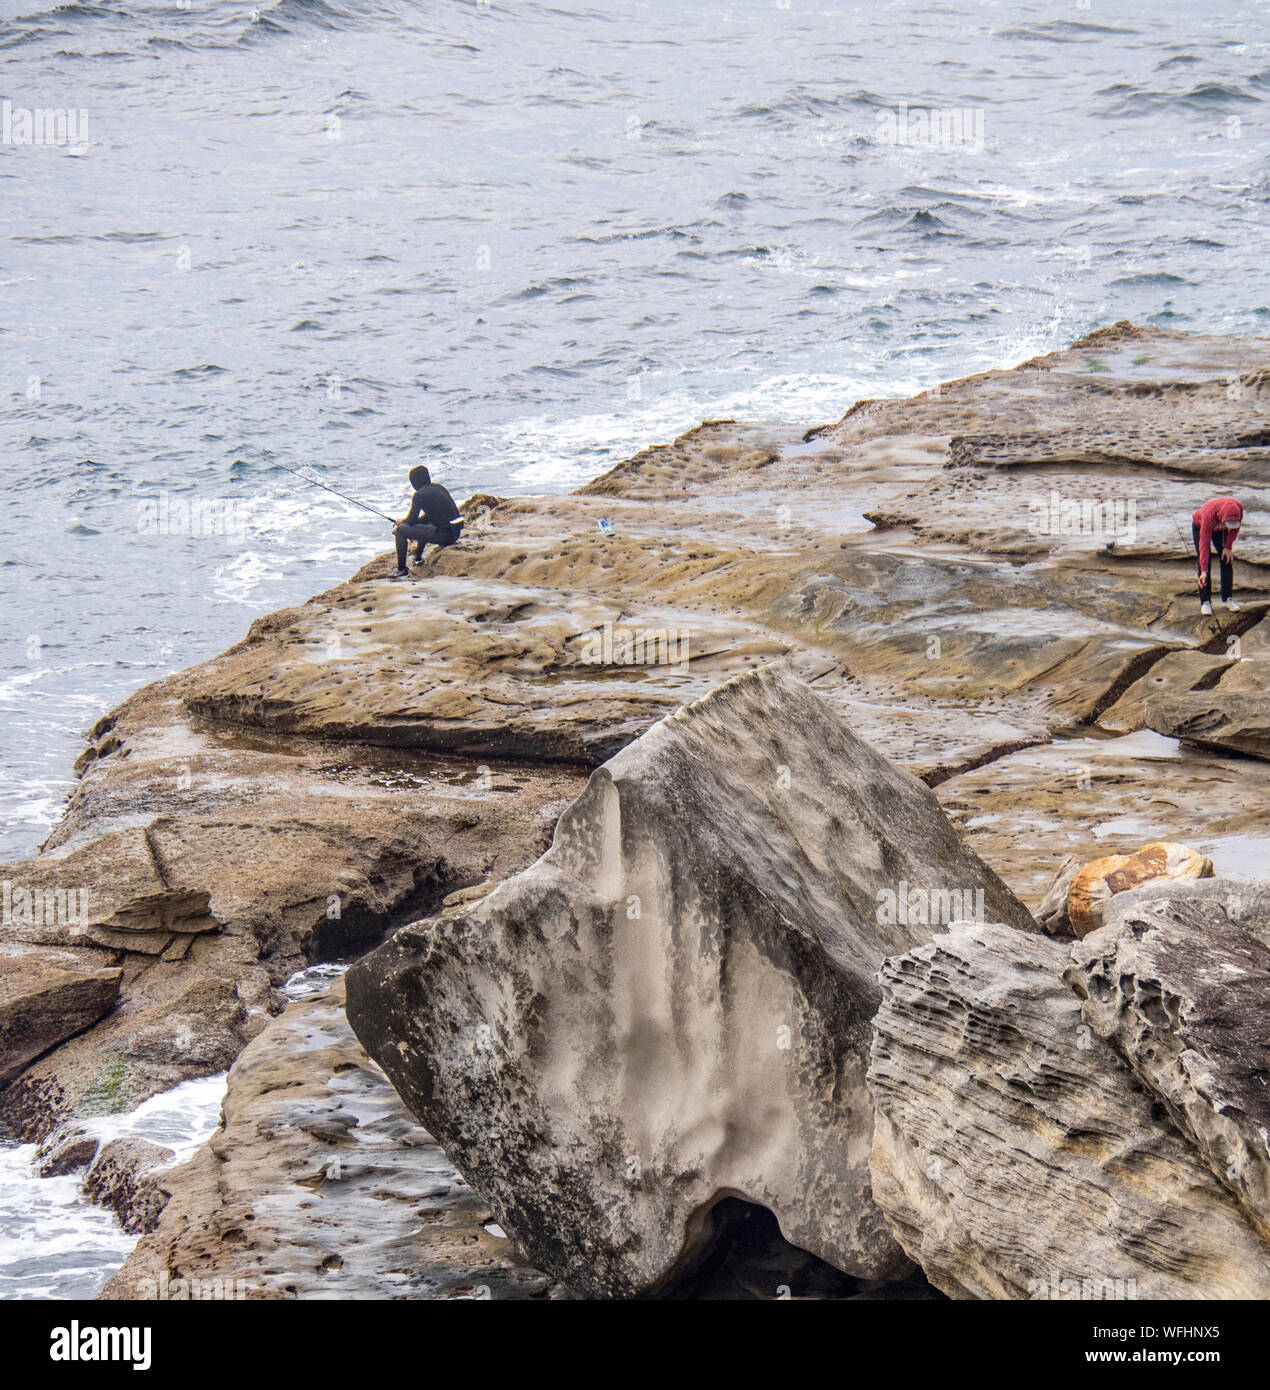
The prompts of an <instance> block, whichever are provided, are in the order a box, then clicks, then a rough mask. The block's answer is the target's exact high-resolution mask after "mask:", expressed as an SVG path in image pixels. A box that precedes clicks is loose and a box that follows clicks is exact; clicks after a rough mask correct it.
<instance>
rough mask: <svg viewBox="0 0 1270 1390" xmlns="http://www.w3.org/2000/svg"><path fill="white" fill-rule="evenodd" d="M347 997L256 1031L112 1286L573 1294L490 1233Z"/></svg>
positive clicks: (337, 1295) (283, 1293) (374, 1294)
mask: <svg viewBox="0 0 1270 1390" xmlns="http://www.w3.org/2000/svg"><path fill="white" fill-rule="evenodd" d="M343 1005H344V1000H343V985H342V982H336V983H335V984H334V985H333V986H332V987H331V988H330V989H329V990H327V991H325V992H324V993H322V994H319V995H315V996H313V997H311V998H309V999H304V1000H300V1001H297V1002H295V1003H292V1004H289V1005H288V1006H287V1008H286V1009H285V1010H284V1011H283V1012H282V1013H281V1014H280V1015H279V1016H278V1017H277V1018H276V1019H274V1020H273V1021H272V1022H271V1023H270V1024H269V1026H268V1027H267V1028H266V1029H265V1030H264V1031H263V1032H262V1033H261V1034H260V1035H259V1036H258V1037H257V1038H255V1039H254V1040H253V1041H252V1042H251V1043H250V1044H249V1045H248V1047H247V1048H246V1050H245V1051H244V1052H243V1054H242V1056H241V1057H240V1058H239V1059H238V1061H237V1062H236V1063H235V1064H234V1066H233V1068H232V1069H231V1071H230V1074H229V1078H228V1083H227V1087H226V1091H225V1100H224V1103H223V1106H222V1123H221V1127H220V1129H218V1130H217V1132H216V1133H215V1134H214V1135H213V1136H212V1138H211V1140H210V1141H209V1142H208V1143H207V1144H206V1145H205V1146H204V1147H203V1148H202V1149H200V1150H199V1152H198V1153H197V1154H196V1155H195V1157H194V1158H193V1159H192V1160H191V1161H190V1162H189V1163H186V1164H183V1165H181V1166H180V1167H178V1168H172V1169H168V1170H167V1171H165V1172H163V1173H162V1174H161V1175H159V1177H160V1178H161V1183H160V1186H161V1188H162V1189H163V1191H164V1193H165V1194H166V1198H167V1200H166V1204H165V1205H164V1207H163V1211H162V1215H161V1216H160V1217H159V1218H158V1222H157V1225H156V1227H155V1229H154V1230H153V1233H152V1234H149V1235H147V1236H145V1237H143V1238H142V1240H141V1241H140V1242H139V1243H138V1244H137V1247H136V1249H135V1250H134V1251H133V1253H132V1254H131V1255H130V1256H129V1257H128V1260H127V1262H126V1263H125V1264H124V1266H123V1268H122V1269H121V1270H120V1271H119V1273H118V1274H116V1275H115V1276H114V1278H113V1279H111V1280H110V1282H109V1283H108V1284H107V1285H106V1288H105V1290H104V1291H103V1293H102V1297H104V1298H107V1299H133V1298H140V1299H153V1298H163V1299H171V1298H194V1299H213V1298H253V1299H259V1298H264V1299H279V1298H305V1299H308V1298H321V1299H349V1298H493V1299H526V1298H559V1297H564V1296H567V1291H566V1290H563V1289H562V1288H560V1286H559V1285H557V1284H555V1283H554V1282H553V1281H552V1280H550V1279H548V1278H546V1277H545V1276H544V1275H542V1274H540V1273H538V1272H537V1271H536V1270H533V1269H531V1268H530V1267H529V1266H528V1265H526V1263H525V1262H524V1260H523V1259H522V1258H521V1257H520V1255H519V1254H518V1252H517V1250H516V1248H515V1246H514V1244H513V1242H512V1241H510V1240H508V1239H502V1238H499V1236H498V1235H496V1234H494V1233H493V1230H492V1226H493V1223H492V1220H491V1218H490V1214H489V1208H488V1207H486V1206H485V1204H484V1203H483V1202H482V1200H481V1199H480V1198H479V1197H477V1196H476V1194H475V1193H473V1192H472V1190H471V1189H470V1188H469V1187H468V1186H467V1184H466V1183H465V1182H464V1181H463V1179H462V1178H460V1177H459V1175H458V1174H457V1173H456V1172H455V1171H454V1169H453V1168H452V1167H451V1166H450V1164H449V1163H448V1162H447V1161H446V1158H445V1155H444V1154H443V1153H442V1152H441V1150H440V1149H439V1148H438V1147H437V1146H436V1144H435V1142H434V1141H433V1140H432V1138H431V1136H430V1135H428V1134H427V1133H426V1132H425V1131H424V1130H423V1129H421V1128H420V1127H419V1125H418V1124H417V1123H416V1121H415V1120H414V1118H413V1116H411V1115H410V1113H409V1112H408V1111H407V1110H406V1108H405V1106H404V1105H402V1103H401V1101H400V1100H399V1099H398V1097H397V1094H396V1092H395V1091H394V1090H393V1089H392V1087H391V1086H390V1085H389V1084H388V1081H387V1080H386V1079H385V1077H384V1075H383V1073H382V1072H381V1071H380V1070H379V1068H378V1067H377V1066H376V1065H375V1063H374V1062H372V1061H371V1060H370V1058H369V1057H367V1055H366V1053H365V1052H364V1051H363V1050H362V1048H361V1046H360V1045H359V1044H358V1042H357V1040H356V1038H354V1037H353V1034H352V1030H351V1029H350V1028H349V1026H348V1023H347V1022H346V1020H345V1018H344V1007H343Z"/></svg>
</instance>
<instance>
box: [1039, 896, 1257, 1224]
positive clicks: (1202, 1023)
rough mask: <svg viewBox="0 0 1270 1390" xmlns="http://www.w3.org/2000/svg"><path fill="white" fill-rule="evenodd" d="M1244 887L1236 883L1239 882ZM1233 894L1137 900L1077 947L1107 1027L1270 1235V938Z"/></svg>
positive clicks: (1078, 984) (1102, 1027) (1101, 1023)
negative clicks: (1253, 926)
mask: <svg viewBox="0 0 1270 1390" xmlns="http://www.w3.org/2000/svg"><path fill="white" fill-rule="evenodd" d="M1237 891H1238V890H1236V892H1237ZM1229 908H1233V904H1231V903H1230V902H1229V901H1227V902H1225V903H1223V902H1221V901H1218V900H1216V899H1214V898H1208V899H1198V898H1186V897H1182V896H1171V897H1170V896H1157V897H1154V898H1150V899H1145V900H1135V901H1134V902H1133V903H1132V905H1127V906H1126V907H1125V908H1124V909H1123V911H1122V912H1121V913H1120V914H1118V917H1117V920H1116V922H1115V924H1114V925H1109V926H1107V927H1105V928H1104V929H1103V930H1102V931H1098V932H1095V933H1094V934H1093V935H1092V936H1090V937H1088V938H1086V939H1085V940H1084V941H1082V942H1080V943H1079V945H1077V946H1076V947H1075V948H1073V951H1072V964H1071V966H1070V967H1069V968H1068V971H1067V976H1066V978H1067V980H1068V982H1069V983H1070V984H1071V985H1072V987H1073V988H1074V989H1075V990H1076V991H1077V993H1078V994H1079V995H1080V996H1081V997H1082V998H1083V999H1084V1005H1083V1009H1082V1013H1083V1016H1084V1018H1085V1021H1086V1022H1087V1023H1089V1024H1090V1026H1091V1027H1092V1028H1093V1029H1094V1031H1095V1032H1096V1033H1097V1034H1098V1035H1099V1037H1102V1038H1106V1039H1107V1040H1108V1041H1109V1042H1111V1043H1113V1044H1114V1045H1115V1047H1116V1049H1117V1050H1118V1051H1119V1052H1120V1054H1121V1055H1122V1056H1123V1057H1124V1058H1125V1060H1126V1061H1127V1062H1128V1064H1129V1066H1130V1067H1131V1068H1132V1069H1133V1071H1134V1073H1135V1074H1136V1075H1137V1076H1138V1077H1139V1078H1140V1079H1141V1080H1142V1081H1143V1083H1144V1084H1145V1085H1146V1086H1147V1087H1148V1088H1149V1089H1150V1090H1151V1091H1152V1092H1154V1093H1155V1094H1156V1095H1157V1096H1158V1097H1159V1098H1160V1100H1161V1101H1163V1102H1164V1104H1165V1106H1167V1107H1168V1112H1169V1114H1170V1115H1171V1116H1172V1117H1173V1119H1174V1121H1175V1122H1176V1123H1177V1125H1178V1127H1179V1128H1180V1129H1181V1130H1182V1132H1183V1133H1185V1134H1187V1135H1189V1136H1190V1138H1191V1139H1192V1140H1193V1141H1194V1143H1195V1145H1196V1147H1197V1149H1198V1151H1199V1152H1200V1153H1202V1154H1203V1155H1204V1157H1205V1158H1206V1159H1207V1161H1208V1164H1209V1166H1210V1167H1211V1168H1212V1170H1213V1172H1214V1174H1215V1175H1216V1176H1217V1178H1218V1179H1219V1180H1220V1181H1222V1182H1224V1183H1225V1184H1226V1185H1227V1186H1228V1187H1229V1188H1230V1189H1231V1191H1233V1192H1234V1193H1235V1194H1236V1196H1237V1197H1238V1198H1239V1200H1240V1201H1241V1202H1242V1203H1243V1206H1244V1208H1245V1210H1246V1211H1247V1213H1248V1215H1249V1217H1250V1219H1251V1220H1252V1221H1253V1222H1255V1223H1256V1225H1257V1226H1258V1227H1259V1228H1260V1230H1261V1232H1262V1234H1263V1235H1264V1236H1265V1237H1266V1238H1267V1239H1270V1026H1268V1025H1270V944H1267V941H1266V940H1265V936H1266V932H1265V927H1266V924H1267V922H1270V917H1267V916H1261V917H1260V925H1261V928H1262V930H1261V932H1260V933H1254V932H1253V931H1252V930H1250V929H1249V927H1248V926H1247V925H1245V923H1244V921H1243V920H1241V919H1242V917H1243V914H1242V913H1239V914H1238V916H1237V917H1236V918H1234V919H1232V917H1231V916H1230V915H1228V909H1229Z"/></svg>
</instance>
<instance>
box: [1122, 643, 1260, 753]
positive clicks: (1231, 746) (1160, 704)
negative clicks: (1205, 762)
mask: <svg viewBox="0 0 1270 1390" xmlns="http://www.w3.org/2000/svg"><path fill="white" fill-rule="evenodd" d="M1258 665H1259V666H1262V667H1264V669H1265V673H1266V674H1267V675H1270V662H1261V663H1258ZM1143 719H1144V722H1145V724H1146V726H1147V728H1149V729H1154V730H1155V731H1156V732H1157V733H1161V734H1167V735H1168V736H1169V737H1171V738H1180V739H1183V740H1184V741H1185V742H1187V743H1193V744H1196V745H1198V746H1199V747H1201V748H1213V749H1220V750H1225V751H1229V752H1232V753H1246V754H1249V755H1250V756H1252V757H1254V758H1263V759H1270V701H1267V700H1266V698H1265V697H1264V696H1258V695H1242V694H1234V693H1232V692H1231V691H1229V690H1223V689H1222V687H1221V686H1220V685H1219V686H1217V687H1216V688H1215V689H1214V690H1209V691H1204V692H1202V693H1200V694H1197V695H1194V694H1193V695H1182V696H1178V697H1176V698H1174V699H1157V700H1151V701H1149V702H1148V703H1147V705H1146V709H1145V712H1144V715H1143Z"/></svg>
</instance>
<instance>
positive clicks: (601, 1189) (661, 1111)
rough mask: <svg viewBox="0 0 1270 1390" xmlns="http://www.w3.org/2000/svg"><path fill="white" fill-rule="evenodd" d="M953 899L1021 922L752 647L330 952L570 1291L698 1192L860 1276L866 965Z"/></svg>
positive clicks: (871, 1229) (416, 1082)
mask: <svg viewBox="0 0 1270 1390" xmlns="http://www.w3.org/2000/svg"><path fill="white" fill-rule="evenodd" d="M901 900H902V902H903V904H904V906H902V907H901V906H899V902H900V901H901ZM954 900H955V902H956V913H957V915H960V913H961V912H962V911H963V910H968V911H981V912H982V913H983V914H984V915H986V916H987V917H989V918H993V919H997V920H1004V921H1007V922H1009V923H1011V924H1012V925H1013V926H1014V927H1015V928H1021V929H1023V930H1033V931H1034V930H1035V924H1034V923H1033V922H1032V920H1031V918H1030V916H1029V915H1028V913H1027V912H1026V910H1025V909H1024V908H1023V907H1022V906H1021V904H1020V903H1019V902H1018V901H1017V900H1016V899H1015V898H1014V897H1013V895H1012V894H1010V893H1009V891H1008V890H1007V889H1006V888H1005V887H1004V885H1003V884H1002V883H1001V882H1000V880H998V879H997V878H996V876H995V875H994V874H992V873H991V871H990V870H988V869H987V868H986V867H985V866H984V865H983V864H982V863H980V862H979V861H978V860H977V859H976V858H975V857H974V856H973V855H972V854H970V853H969V852H968V851H967V850H966V848H965V846H964V845H963V844H962V842H961V840H960V839H959V837H958V836H957V835H956V833H955V832H954V831H953V830H952V828H951V827H950V826H949V825H948V823H947V821H946V820H945V818H944V817H943V815H942V814H941V813H940V811H939V808H938V805H937V803H936V801H935V799H934V796H933V795H932V793H931V792H930V791H929V790H928V789H927V788H926V787H925V786H923V785H922V784H921V783H920V782H919V781H917V780H916V779H915V778H913V777H911V776H910V775H909V774H907V773H904V772H902V771H900V770H899V769H897V768H895V767H894V766H892V765H891V764H890V763H888V762H887V760H886V759H885V758H883V757H882V756H881V755H879V754H878V753H876V752H875V751H874V750H873V749H871V748H870V747H869V746H868V745H867V744H865V743H863V742H862V741H861V740H860V739H858V738H857V737H856V736H855V735H854V734H853V733H852V732H851V730H850V729H849V728H848V727H847V726H846V724H845V723H844V722H843V721H842V720H841V719H840V718H839V717H838V716H837V714H836V713H835V711H834V709H833V708H832V706H831V705H829V704H828V702H826V701H824V700H822V699H820V698H819V697H818V696H816V695H815V694H814V693H812V692H811V691H810V690H808V689H807V687H806V686H804V685H803V684H801V683H800V682H798V681H795V680H793V679H791V678H790V677H788V676H785V675H783V674H782V673H781V672H780V671H778V670H775V669H772V668H768V669H765V670H762V671H760V672H756V673H753V674H751V675H746V676H742V677H739V678H737V679H735V680H733V681H730V682H729V683H727V684H726V685H724V686H721V687H720V688H719V689H718V690H716V691H714V692H713V693H712V694H711V695H710V696H708V697H707V698H706V699H705V700H702V701H700V702H698V703H697V704H694V705H690V706H688V707H686V708H685V709H683V710H681V711H680V712H679V713H677V714H676V715H675V716H674V717H673V718H671V719H668V720H665V721H664V722H662V723H660V724H658V725H657V726H655V727H654V728H653V729H652V730H650V731H649V733H647V734H645V735H644V736H643V737H642V738H641V739H640V740H639V741H638V742H637V743H635V744H633V745H631V746H630V747H628V748H627V749H624V750H623V752H622V753H620V754H618V756H617V757H615V758H614V759H612V760H611V761H610V762H609V763H608V764H606V765H605V766H604V767H602V768H600V769H598V770H597V771H596V772H595V773H594V774H593V775H592V778H591V780H590V782H589V784H588V786H587V789H586V791H585V792H584V793H583V794H582V796H581V797H579V799H578V800H577V801H576V802H575V803H574V805H573V806H572V807H570V808H569V810H568V812H566V814H565V815H564V817H563V818H562V819H561V822H560V825H559V826H558V827H557V830H556V836H555V840H554V842H553V845H552V848H551V850H550V851H549V852H548V853H547V854H546V855H544V856H543V858H542V859H541V860H540V861H539V862H538V863H537V864H535V865H533V866H532V867H531V868H530V869H528V870H526V871H525V872H524V873H522V874H520V875H518V876H517V877H516V878H514V879H511V880H509V881H508V882H506V883H503V884H501V885H500V886H499V887H498V888H497V889H495V890H494V892H493V893H491V894H489V896H487V897H485V898H483V899H482V900H481V901H480V902H479V903H478V904H476V905H475V907H473V908H471V909H470V910H467V911H459V912H457V913H455V914H453V915H447V916H443V917H440V918H437V919H433V920H431V921H425V922H421V923H418V924H415V925H413V926H411V927H408V928H405V929H404V930H402V931H400V932H398V933H397V935H396V936H395V937H394V938H393V940H392V941H391V942H389V943H388V944H386V945H385V946H383V947H381V948H380V949H379V950H378V951H376V952H374V953H373V954H372V955H371V956H369V957H367V958H365V959H364V960H362V961H360V962H358V963H357V964H356V965H354V966H353V968H352V970H351V971H350V972H349V976H348V1000H349V1017H350V1020H351V1022H352V1024H353V1027H354V1029H355V1030H356V1031H357V1034H358V1036H359V1037H360V1038H361V1039H362V1041H363V1042H364V1043H365V1045H366V1047H367V1050H368V1051H369V1052H370V1053H371V1055H372V1056H374V1057H375V1058H376V1060H377V1061H378V1062H379V1063H380V1065H381V1066H383V1068H384V1070H385V1071H386V1072H387V1073H388V1075H389V1077H390V1078H391V1080H392V1082H393V1084H394V1085H395V1086H396V1087H397V1089H398V1090H399V1091H400V1093H401V1094H402V1096H403V1097H405V1099H406V1100H407V1102H408V1103H409V1104H410V1106H411V1108H412V1109H413V1110H414V1111H415V1113H416V1114H418V1115H419V1116H420V1117H421V1118H422V1119H423V1120H424V1122H425V1123H426V1124H427V1125H428V1127H429V1128H430V1129H431V1130H432V1131H433V1132H434V1133H435V1134H436V1135H437V1136H438V1138H439V1139H440V1140H441V1142H442V1144H443V1145H444V1146H445V1147H446V1151H447V1152H448V1153H449V1154H450V1156H451V1157H452V1158H453V1159H454V1161H455V1162H456V1164H457V1165H458V1166H459V1167H460V1168H461V1169H462V1170H463V1171H464V1172H465V1173H466V1174H467V1176H468V1178H469V1180H470V1181H471V1182H472V1183H473V1185H474V1186H475V1187H476V1188H477V1189H478V1190H479V1191H481V1192H483V1193H484V1194H485V1195H486V1196H487V1197H488V1198H489V1201H490V1204H491V1206H492V1207H493V1209H494V1212H495V1214H496V1216H497V1217H498V1219H499V1221H500V1222H502V1223H503V1224H504V1225H505V1226H506V1227H507V1229H508V1230H509V1231H511V1232H513V1233H514V1234H515V1235H516V1236H517V1237H518V1238H519V1239H520V1241H521V1243H522V1244H523V1245H524V1247H525V1249H526V1251H527V1253H528V1254H529V1256H530V1258H531V1259H532V1260H533V1261H534V1262H535V1263H536V1264H537V1265H538V1266H539V1267H541V1268H543V1269H546V1270H548V1271H550V1272H552V1273H554V1274H556V1275H557V1276H558V1277H560V1278H562V1279H565V1280H566V1281H567V1282H569V1283H570V1284H571V1285H573V1286H574V1287H577V1288H579V1289H581V1290H583V1291H585V1292H588V1293H591V1294H593V1295H597V1296H609V1297H612V1296H617V1297H629V1296H634V1295H640V1294H646V1293H649V1292H653V1291H655V1290H657V1289H658V1288H659V1287H660V1286H661V1285H662V1284H663V1283H664V1282H665V1281H667V1280H668V1279H669V1278H670V1277H671V1276H672V1275H673V1274H675V1273H677V1272H678V1271H680V1270H682V1269H683V1267H684V1266H685V1265H686V1264H689V1263H691V1260H692V1258H693V1256H694V1254H695V1252H696V1249H697V1246H698V1244H699V1238H700V1236H701V1234H702V1226H703V1218H704V1217H705V1215H706V1213H707V1212H708V1211H709V1209H710V1208H711V1207H712V1206H713V1204H714V1203H716V1202H717V1201H719V1200H720V1199H721V1198H723V1197H725V1196H731V1197H742V1198H744V1199H745V1200H746V1201H748V1202H751V1203H753V1204H755V1205H758V1206H762V1207H766V1208H767V1209H768V1210H770V1211H771V1212H772V1213H773V1214H774V1215H775V1217H776V1219H777V1220H778V1221H779V1223H780V1226H781V1230H782V1231H783V1233H784V1235H785V1237H786V1239H787V1240H789V1241H790V1242H791V1243H793V1244H794V1245H797V1246H800V1247H801V1248H803V1249H805V1250H807V1251H809V1252H811V1253H812V1254H814V1255H816V1256H817V1257H818V1258H820V1259H823V1260H825V1261H826V1262H828V1263H829V1264H832V1265H834V1266H835V1267H836V1268H838V1269H840V1270H843V1271H845V1272H846V1273H848V1274H851V1275H855V1276H858V1277H863V1278H882V1277H887V1276H889V1275H894V1274H896V1273H899V1272H902V1271H903V1270H904V1268H905V1267H906V1260H905V1258H904V1256H903V1255H902V1253H901V1252H900V1250H899V1249H898V1247H897V1246H896V1244H895V1242H894V1241H893V1239H892V1238H891V1236H890V1234H889V1232H888V1231H887V1230H886V1229H885V1225H884V1223H883V1222H882V1221H881V1218H880V1214H879V1213H878V1211H877V1210H876V1208H875V1207H874V1205H873V1202H872V1200H871V1197H870V1192H869V1178H868V1171H867V1164H868V1144H869V1128H870V1112H869V1103H868V1098H867V1096H866V1094H865V1090H864V1068H865V1063H866V1052H867V1047H868V1040H869V1020H870V1018H871V1016H872V1014H873V1011H874V1008H875V1006H876V1003H877V998H878V994H877V986H876V983H875V981H874V978H873V975H874V971H875V970H876V969H877V967H878V965H879V964H880V962H881V960H882V959H883V957H884V956H885V955H887V954H888V953H891V952H894V951H896V950H901V949H904V948H905V947H906V946H907V945H911V944H913V943H915V942H916V941H919V940H922V939H924V938H926V937H927V936H929V935H930V933H931V932H932V931H934V930H937V929H938V927H937V925H931V913H930V912H929V911H922V912H918V911H916V910H915V909H916V907H917V905H918V904H919V903H924V904H925V907H926V908H929V907H931V905H933V904H936V903H943V904H944V905H948V904H949V903H950V902H951V901H954Z"/></svg>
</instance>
